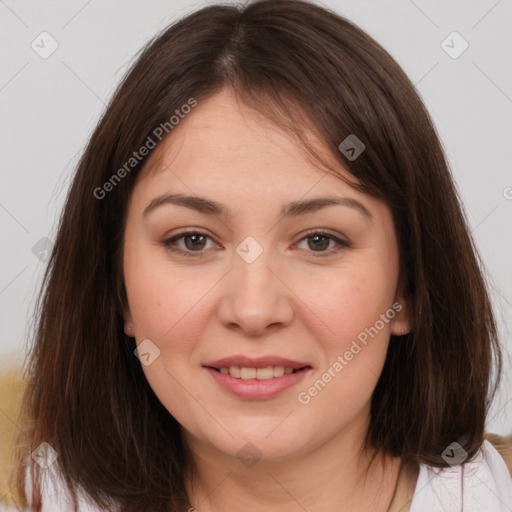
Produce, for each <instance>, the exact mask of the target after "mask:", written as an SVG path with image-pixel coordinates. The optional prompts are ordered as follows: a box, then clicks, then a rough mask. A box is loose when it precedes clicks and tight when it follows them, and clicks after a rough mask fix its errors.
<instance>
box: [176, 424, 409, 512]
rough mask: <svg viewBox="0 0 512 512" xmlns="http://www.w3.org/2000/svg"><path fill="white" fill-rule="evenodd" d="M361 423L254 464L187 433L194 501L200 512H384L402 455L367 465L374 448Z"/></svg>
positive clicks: (189, 489) (189, 481) (189, 484)
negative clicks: (321, 441) (291, 452)
mask: <svg viewBox="0 0 512 512" xmlns="http://www.w3.org/2000/svg"><path fill="white" fill-rule="evenodd" d="M362 426H363V425H362V424H361V422H355V423H354V424H352V425H349V426H347V427H346V428H345V429H344V430H343V431H341V432H338V433H337V434H336V435H334V436H333V437H332V438H331V439H329V440H328V441H327V442H325V443H324V444H323V445H315V446H311V447H309V449H308V450H307V451H306V450H303V451H301V452H300V453H296V454H294V455H290V456H289V457H287V458H281V459H277V458H274V459H265V457H263V458H262V459H261V460H260V461H258V462H257V463H256V464H255V465H253V466H251V467H247V466H244V464H243V463H242V462H241V461H240V460H239V459H238V458H237V457H232V456H229V455H227V454H225V453H223V452H220V451H218V450H216V449H215V448H214V447H212V446H211V445H209V444H206V443H202V442H201V441H199V440H198V439H197V438H194V437H190V436H189V435H187V434H186V435H185V437H186V443H187V447H188V450H189V452H190V454H191V458H192V466H191V467H192V470H191V471H189V473H188V477H187V478H186V480H185V485H186V489H187V493H188V496H189V498H190V503H191V505H192V506H193V507H194V508H195V509H196V510H197V512H217V511H220V510H233V507H236V509H237V510H244V511H248V512H263V511H265V512H266V511H268V510H279V511H282V512H288V511H289V512H292V511H297V510H300V509H301V508H302V509H303V510H343V511H344V512H352V511H359V510H364V509H365V508H366V509H368V510H372V511H375V512H386V511H387V510H388V507H389V505H390V503H391V501H392V499H393V496H394V492H395V488H396V485H397V481H398V476H399V471H400V467H399V466H400V459H399V458H393V457H386V456H382V455H378V456H377V457H376V458H375V461H374V463H373V464H372V465H371V466H369V463H370V459H371V456H372V455H373V453H374V452H375V450H374V449H371V450H369V451H367V452H365V451H364V450H363V449H362V444H363V436H364V433H365V432H366V430H365V429H364V428H361V427H362ZM366 426H368V422H366ZM254 444H257V443H256V442H255V443H254ZM367 469H368V471H367ZM366 471H367V472H366Z"/></svg>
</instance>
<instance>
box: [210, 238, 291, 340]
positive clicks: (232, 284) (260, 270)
mask: <svg viewBox="0 0 512 512" xmlns="http://www.w3.org/2000/svg"><path fill="white" fill-rule="evenodd" d="M273 254H274V253H273V251H272V249H271V248H266V247H265V248H264V247H263V245H261V244H260V243H259V242H257V241H256V239H255V238H253V237H247V238H246V239H245V240H243V241H242V242H241V243H240V244H239V245H238V246H237V248H236V254H234V255H233V268H232V270H231V272H230V276H229V279H228V283H227V288H226V290H225V293H224V294H223V297H222V304H221V307H220V310H219V315H220V319H221V321H222V322H223V323H224V324H225V325H234V324H236V325H238V326H239V327H240V328H241V329H243V330H244V331H246V332H247V333H250V334H257V333H260V332H262V331H264V330H265V329H266V328H267V327H268V326H270V325H274V324H282V325H286V324H288V323H289V322H290V321H291V319H292V317H293V307H292V303H291V300H290V299H291V297H290V294H289V290H288V289H287V287H286V286H285V285H284V284H283V282H282V281H281V280H280V279H279V278H278V277H277V276H276V275H275V274H276V273H278V272H279V271H278V270H276V269H277V268H279V265H278V264H277V261H276V258H273Z"/></svg>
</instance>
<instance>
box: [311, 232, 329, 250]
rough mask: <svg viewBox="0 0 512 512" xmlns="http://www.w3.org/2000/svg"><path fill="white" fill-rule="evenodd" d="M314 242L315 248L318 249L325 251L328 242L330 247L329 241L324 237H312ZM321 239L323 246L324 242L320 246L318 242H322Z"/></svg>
mask: <svg viewBox="0 0 512 512" xmlns="http://www.w3.org/2000/svg"><path fill="white" fill-rule="evenodd" d="M310 238H312V239H313V240H314V242H313V243H314V247H316V248H317V249H318V248H320V249H325V242H327V245H329V239H328V238H327V237H325V236H323V235H315V236H313V237H310ZM320 239H323V244H322V242H320V244H317V242H319V241H320Z"/></svg>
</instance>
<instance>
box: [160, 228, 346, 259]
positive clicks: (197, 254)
mask: <svg viewBox="0 0 512 512" xmlns="http://www.w3.org/2000/svg"><path fill="white" fill-rule="evenodd" d="M189 235H201V236H205V237H206V238H209V239H210V240H211V239H212V238H211V237H210V236H209V235H207V234H206V233H202V232H201V231H186V232H183V233H180V234H179V235H176V236H173V237H172V238H168V239H167V240H164V241H163V242H162V245H163V246H164V247H166V248H167V249H169V250H170V251H172V252H175V253H177V254H181V255H183V256H188V257H192V258H200V257H203V256H204V253H205V251H184V250H182V249H177V248H176V247H173V246H172V244H173V243H175V242H176V241H177V240H179V239H181V238H184V237H186V236H189ZM313 235H320V236H322V237H325V238H328V239H329V240H332V241H334V242H336V243H337V244H338V247H336V248H335V249H331V250H330V251H320V252H316V251H309V252H311V253H312V255H313V256H314V257H315V258H325V257H327V256H331V255H332V254H337V253H338V252H339V251H341V250H343V249H346V248H348V247H350V244H349V243H348V242H345V241H344V240H340V239H339V238H337V237H335V236H334V235H332V234H330V233H326V232H325V231H322V230H312V231H309V232H307V233H306V234H305V235H304V236H303V237H302V238H301V239H300V240H299V242H302V241H303V240H305V239H307V238H310V237H312V236H313Z"/></svg>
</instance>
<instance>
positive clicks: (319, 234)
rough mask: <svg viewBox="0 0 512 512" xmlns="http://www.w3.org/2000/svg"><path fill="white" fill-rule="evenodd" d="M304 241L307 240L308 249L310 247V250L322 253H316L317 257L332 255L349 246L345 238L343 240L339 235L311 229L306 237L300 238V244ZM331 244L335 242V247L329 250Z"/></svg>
mask: <svg viewBox="0 0 512 512" xmlns="http://www.w3.org/2000/svg"><path fill="white" fill-rule="evenodd" d="M303 241H305V242H306V245H307V249H310V252H313V253H320V254H314V256H315V257H318V256H320V257H323V256H330V255H331V254H333V253H337V252H339V251H341V250H342V249H344V248H347V247H349V244H348V242H345V241H344V240H341V239H339V238H338V237H336V236H334V235H331V234H330V233H326V232H324V231H310V232H309V233H307V235H306V236H305V237H304V238H302V239H301V240H300V242H299V244H300V243H301V242H303ZM331 244H334V245H335V247H334V248H331V249H330V250H329V246H330V245H331ZM331 247H332V246H331ZM307 249H306V250H307ZM326 249H328V250H326Z"/></svg>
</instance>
